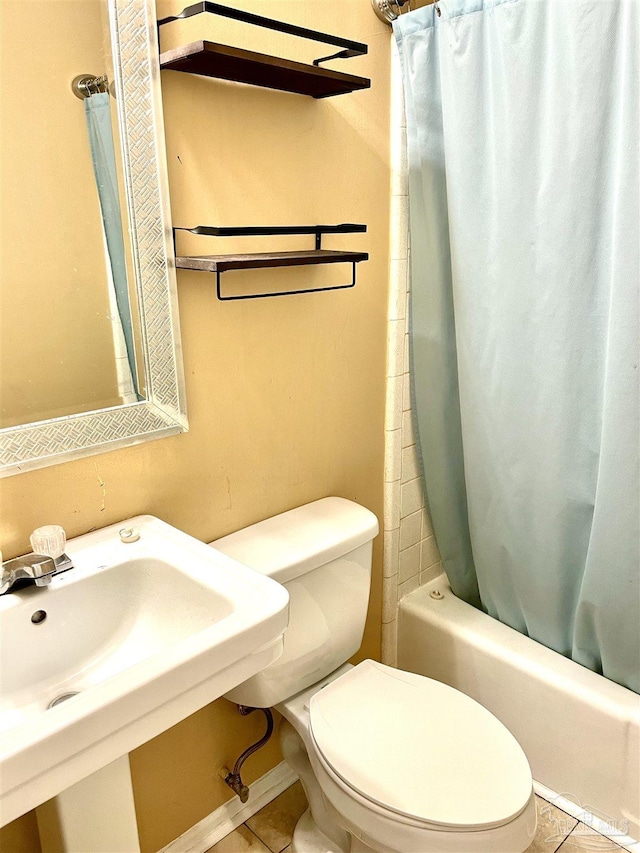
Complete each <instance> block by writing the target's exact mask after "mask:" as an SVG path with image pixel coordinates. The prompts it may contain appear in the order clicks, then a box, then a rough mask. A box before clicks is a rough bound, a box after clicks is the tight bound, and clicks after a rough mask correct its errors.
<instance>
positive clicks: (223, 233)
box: [173, 224, 369, 301]
mask: <svg viewBox="0 0 640 853" xmlns="http://www.w3.org/2000/svg"><path fill="white" fill-rule="evenodd" d="M173 230H174V240H175V232H176V231H190V232H191V233H192V234H200V235H206V236H210V237H231V236H233V237H237V236H254V235H274V234H315V238H316V248H315V249H309V250H303V251H289V252H253V253H250V254H229V255H176V267H177V268H178V269H184V270H200V271H201V272H211V273H215V275H216V288H217V296H218V299H220V300H222V301H227V300H237V299H259V298H264V297H270V296H292V295H294V294H298V293H316V292H320V291H324V290H344V289H346V288H348V287H353V286H354V285H355V283H356V264H358V263H360V262H361V261H367V260H368V259H369V255H368V253H367V252H347V251H342V250H338V249H322V248H321V247H320V244H321V241H322V235H323V234H347V233H354V232H360V233H362V232H364V231H366V230H367V228H366V225H354V224H344V225H302V226H291V227H287V226H273V227H248V228H218V227H215V226H207V225H199V226H198V227H197V228H174V229H173ZM341 263H350V264H351V265H352V277H351V282H350V283H348V284H339V285H332V286H329V287H313V288H305V289H299V290H287V291H278V292H277V293H255V294H254V293H251V294H244V295H240V296H238V295H232V296H225V295H223V294H222V289H221V283H220V278H221V275H222V273H225V272H229V271H230V270H248V269H267V268H269V267H294V266H311V265H317V264H341Z"/></svg>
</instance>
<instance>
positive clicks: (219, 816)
mask: <svg viewBox="0 0 640 853" xmlns="http://www.w3.org/2000/svg"><path fill="white" fill-rule="evenodd" d="M297 778H298V777H297V776H296V774H295V773H294V772H293V770H292V769H291V768H290V767H289V765H288V764H285V762H284V761H281V762H280V764H278V765H277V766H276V767H274V768H273V770H269V772H268V773H265V774H264V776H261V777H260V778H259V779H257V780H256V781H255V782H254V783H253V784H252V785H250V790H249V801H248V802H247V803H241V802H240V799H239V798H238V797H233V799H231V800H229V801H228V802H226V803H224V804H223V805H222V806H220V808H218V809H216V810H215V811H214V812H211V814H209V815H207V816H206V817H204V818H202V820H201V821H199V822H198V823H196V824H195V826H192V827H191V829H188V830H187V831H186V832H183V833H182V835H180V836H179V837H178V838H176V839H175V840H174V841H172V842H171V844H167V846H166V847H163V848H162V850H160V851H159V853H205V851H207V850H208V849H209V848H210V847H213V845H214V844H217V843H218V841H220V839H221V838H224V837H225V835H228V834H229V833H230V832H232V831H233V830H234V829H237V827H239V826H240V825H241V824H243V823H244V822H245V821H246V820H248V819H249V818H250V817H252V816H253V815H254V814H255V813H256V812H259V811H260V809H261V808H263V806H266V805H267V803H270V802H271V800H274V799H275V798H276V797H277V796H278V795H279V794H281V793H282V792H283V791H285V790H286V789H287V788H288V787H289V786H290V785H293V783H294V782H295V781H296V780H297Z"/></svg>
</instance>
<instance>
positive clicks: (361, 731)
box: [309, 661, 532, 832]
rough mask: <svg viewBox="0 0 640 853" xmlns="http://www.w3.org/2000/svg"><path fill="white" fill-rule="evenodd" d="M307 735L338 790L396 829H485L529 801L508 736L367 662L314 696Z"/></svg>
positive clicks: (441, 696)
mask: <svg viewBox="0 0 640 853" xmlns="http://www.w3.org/2000/svg"><path fill="white" fill-rule="evenodd" d="M354 709H355V710H354ZM309 729H310V734H311V737H312V740H313V745H314V746H315V748H316V750H317V753H318V756H319V758H320V759H321V760H322V762H323V763H325V764H326V765H327V768H328V769H329V770H330V771H332V772H333V774H335V776H336V777H338V779H339V780H340V781H341V782H342V784H343V785H344V786H346V787H347V789H351V790H352V791H354V792H356V794H358V795H359V797H362V798H364V799H365V800H366V801H369V802H370V803H371V804H372V806H374V810H375V811H379V810H380V809H382V810H383V811H387V812H391V813H392V814H395V815H396V816H397V819H399V820H400V821H401V822H403V823H405V822H408V823H411V824H414V825H415V824H416V823H417V824H422V825H424V826H430V827H433V828H434V829H439V830H440V831H442V830H445V831H446V830H449V831H457V832H463V831H470V830H474V831H478V830H488V829H492V828H494V827H499V826H503V825H505V824H507V823H509V822H510V821H512V820H514V819H515V818H516V817H518V815H520V814H521V813H522V812H523V811H524V810H525V809H526V808H527V806H528V805H529V803H530V801H531V795H532V780H531V771H530V769H529V764H528V762H527V759H526V757H525V755H524V753H523V751H522V749H521V747H520V745H519V744H518V742H517V741H516V740H515V738H514V737H513V736H512V735H511V733H510V732H509V731H508V730H507V729H506V728H505V727H504V726H503V725H502V723H500V721H499V720H498V719H497V718H496V717H494V716H493V715H492V714H491V713H490V712H489V711H487V710H486V708H484V707H482V706H481V705H480V704H478V703H477V702H475V701H474V700H473V699H470V698H469V697H468V696H465V695H464V694H463V693H461V692H460V691H458V690H454V689H453V688H451V687H449V686H448V685H445V684H442V683H440V682H438V681H434V680H433V679H429V678H425V677H424V676H420V675H414V674H413V673H408V672H403V671H401V670H397V669H393V668H391V667H388V666H384V665H383V664H379V663H376V662H375V661H364V662H363V663H361V664H359V665H358V666H356V667H354V668H352V669H350V670H349V671H348V672H347V673H346V674H344V675H342V676H341V677H340V678H338V679H337V680H335V681H333V682H331V683H330V684H328V685H327V686H326V687H325V688H323V689H322V690H319V691H318V692H317V693H316V694H315V695H314V696H313V697H312V699H311V702H310V704H309ZM391 816H392V815H389V817H391Z"/></svg>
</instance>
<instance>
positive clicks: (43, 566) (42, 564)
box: [0, 554, 56, 595]
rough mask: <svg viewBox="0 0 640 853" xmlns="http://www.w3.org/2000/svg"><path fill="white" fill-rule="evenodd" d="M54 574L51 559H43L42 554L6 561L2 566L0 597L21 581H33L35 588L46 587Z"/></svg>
mask: <svg viewBox="0 0 640 853" xmlns="http://www.w3.org/2000/svg"><path fill="white" fill-rule="evenodd" d="M55 573H56V564H55V561H54V559H53V557H45V555H44V554H25V555H24V557H15V559H13V560H7V562H6V563H3V564H2V578H1V579H0V595H4V594H5V593H6V592H11V590H12V589H13V588H14V586H15V585H16V583H17V582H18V581H21V580H32V581H35V584H36V586H48V585H49V584H50V583H51V578H52V576H53V575H54V574H55Z"/></svg>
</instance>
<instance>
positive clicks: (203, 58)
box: [160, 41, 371, 98]
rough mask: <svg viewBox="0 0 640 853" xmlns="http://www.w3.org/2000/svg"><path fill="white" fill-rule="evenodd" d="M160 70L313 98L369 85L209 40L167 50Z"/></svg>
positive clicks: (348, 76)
mask: <svg viewBox="0 0 640 853" xmlns="http://www.w3.org/2000/svg"><path fill="white" fill-rule="evenodd" d="M160 68H162V69H165V70H169V71H184V72H186V73H187V74H199V75H201V76H204V77H217V78H218V79H222V80H233V81H235V82H237V83H249V84H250V85H252V86H262V87H264V88H266V89H279V90H280V91H283V92H294V93H296V94H298V95H310V96H311V97H312V98H328V97H331V96H332V95H344V94H347V93H348V92H354V91H356V90H359V89H368V88H369V86H370V85H371V81H370V80H368V79H367V78H366V77H355V76H354V75H353V74H345V73H343V72H342V71H334V70H333V69H332V68H320V67H319V66H317V65H305V64H304V63H302V62H293V61H291V60H288V59H280V58H279V57H277V56H269V55H268V54H265V53H255V52H254V51H251V50H243V49H242V48H238V47H228V46H227V45H224V44H215V43H213V42H210V41H196V42H193V43H192V44H188V45H186V46H185V47H178V48H175V50H168V51H167V52H166V53H163V54H161V56H160Z"/></svg>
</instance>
